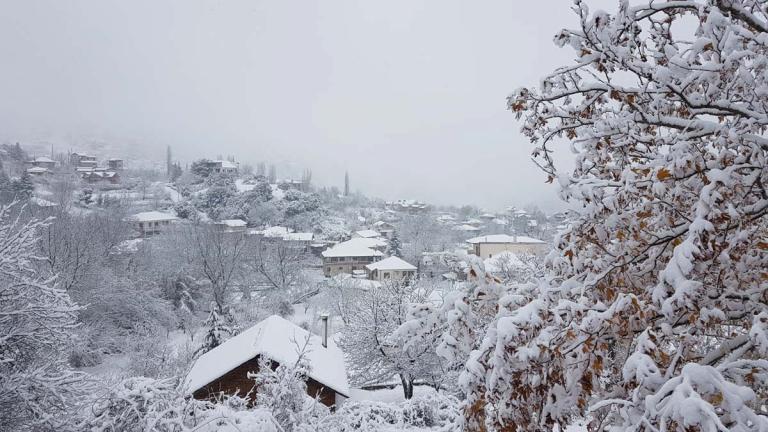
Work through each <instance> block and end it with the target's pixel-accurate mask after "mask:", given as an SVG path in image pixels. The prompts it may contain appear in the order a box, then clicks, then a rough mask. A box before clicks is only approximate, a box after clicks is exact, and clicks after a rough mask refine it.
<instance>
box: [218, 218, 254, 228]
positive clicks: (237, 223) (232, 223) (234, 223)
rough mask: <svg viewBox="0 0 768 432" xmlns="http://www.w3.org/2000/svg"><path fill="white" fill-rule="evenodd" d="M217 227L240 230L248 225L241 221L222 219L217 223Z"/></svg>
mask: <svg viewBox="0 0 768 432" xmlns="http://www.w3.org/2000/svg"><path fill="white" fill-rule="evenodd" d="M217 223H218V224H219V225H224V226H227V227H230V228H242V227H244V226H247V225H248V224H247V223H246V222H245V221H244V220H242V219H224V220H221V221H219V222H217Z"/></svg>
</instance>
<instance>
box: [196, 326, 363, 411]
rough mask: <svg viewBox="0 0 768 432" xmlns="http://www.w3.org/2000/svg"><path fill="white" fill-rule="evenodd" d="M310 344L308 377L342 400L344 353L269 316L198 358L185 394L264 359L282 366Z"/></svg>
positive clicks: (306, 355) (345, 391)
mask: <svg viewBox="0 0 768 432" xmlns="http://www.w3.org/2000/svg"><path fill="white" fill-rule="evenodd" d="M307 340H309V342H308V344H307V346H306V351H305V352H304V358H305V359H306V360H307V361H308V363H309V366H310V371H309V376H310V378H312V379H314V380H315V381H317V382H319V383H320V384H323V385H324V386H326V387H328V388H331V389H333V390H334V391H336V392H337V393H341V394H342V395H344V396H348V395H349V383H348V382H347V369H346V366H345V365H344V353H343V352H342V351H341V350H340V349H339V348H338V347H336V344H334V343H333V340H331V338H329V339H328V347H327V348H326V347H323V345H322V339H321V338H320V337H319V336H317V335H313V334H311V333H310V332H308V331H306V330H304V329H303V328H301V327H299V326H297V325H295V324H293V323H291V322H290V321H287V320H286V319H284V318H281V317H279V316H277V315H272V316H270V317H269V318H267V319H265V320H264V321H261V322H260V323H258V324H256V325H255V326H253V327H251V328H249V329H248V330H245V331H243V332H242V333H240V334H238V335H237V336H234V337H232V338H230V339H229V340H227V341H226V342H224V343H223V344H221V345H219V346H217V347H216V348H214V349H212V350H211V351H208V352H207V353H205V354H203V355H202V356H200V358H199V359H197V361H196V362H195V364H194V365H193V366H192V369H191V370H190V371H189V374H187V377H186V379H185V380H184V390H185V391H186V392H187V393H192V392H194V391H196V390H198V389H200V388H202V387H204V386H205V385H206V384H209V383H211V382H213V381H215V380H216V379H217V378H220V377H222V376H224V375H225V374H227V372H229V371H231V370H232V369H234V368H236V367H238V366H240V365H241V364H243V363H245V362H247V361H248V360H251V359H253V358H254V357H256V356H258V355H263V356H265V357H267V358H269V359H270V360H273V361H276V362H278V363H280V364H283V365H292V364H294V363H296V361H297V360H298V359H299V351H300V348H301V347H303V346H304V344H305V342H306V341H307Z"/></svg>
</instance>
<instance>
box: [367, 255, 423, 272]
mask: <svg viewBox="0 0 768 432" xmlns="http://www.w3.org/2000/svg"><path fill="white" fill-rule="evenodd" d="M365 268H367V269H368V270H379V271H386V270H416V266H414V265H412V264H411V263H409V262H408V261H405V260H403V259H401V258H398V257H396V256H391V257H389V258H384V259H383V260H381V261H377V262H375V263H372V264H368V265H367V266H365Z"/></svg>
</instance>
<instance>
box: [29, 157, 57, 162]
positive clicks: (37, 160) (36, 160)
mask: <svg viewBox="0 0 768 432" xmlns="http://www.w3.org/2000/svg"><path fill="white" fill-rule="evenodd" d="M34 162H38V163H56V161H55V160H53V159H51V158H49V157H45V156H40V157H37V158H35V160H34Z"/></svg>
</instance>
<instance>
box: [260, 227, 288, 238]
mask: <svg viewBox="0 0 768 432" xmlns="http://www.w3.org/2000/svg"><path fill="white" fill-rule="evenodd" d="M290 232H291V230H290V229H289V228H286V227H283V226H273V227H269V228H266V229H265V230H263V231H261V234H262V235H263V236H264V237H285V236H286V235H287V234H289V233H290Z"/></svg>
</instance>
